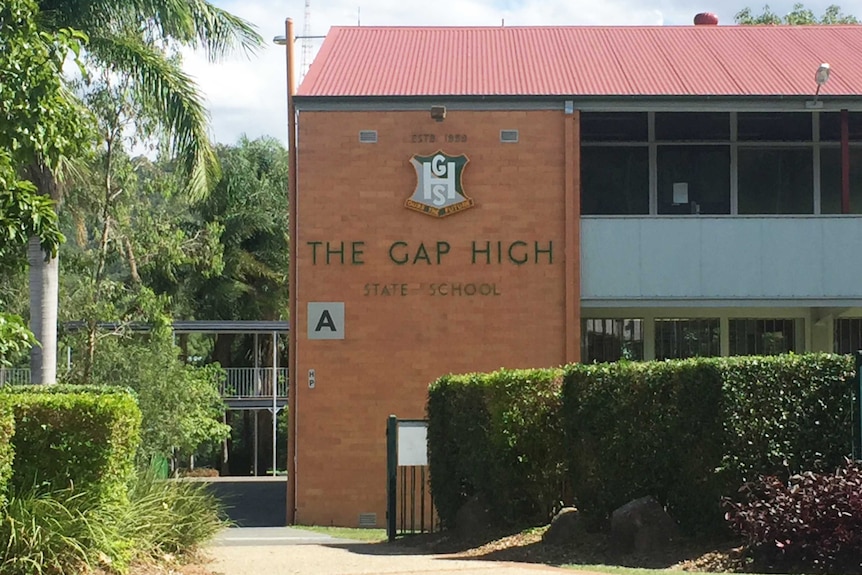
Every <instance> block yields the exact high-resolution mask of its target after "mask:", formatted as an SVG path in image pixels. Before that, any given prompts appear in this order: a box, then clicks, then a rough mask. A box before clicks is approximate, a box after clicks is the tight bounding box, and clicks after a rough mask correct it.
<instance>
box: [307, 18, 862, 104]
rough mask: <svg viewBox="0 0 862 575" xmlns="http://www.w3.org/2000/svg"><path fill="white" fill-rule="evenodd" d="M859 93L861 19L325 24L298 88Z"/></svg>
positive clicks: (312, 92)
mask: <svg viewBox="0 0 862 575" xmlns="http://www.w3.org/2000/svg"><path fill="white" fill-rule="evenodd" d="M822 62H827V63H829V65H830V66H831V68H832V75H831V78H830V80H829V82H828V83H827V84H826V86H824V88H823V89H822V90H821V94H822V95H824V96H849V95H854V96H855V95H860V94H862V26H653V27H639V26H617V27H586V26H583V27H582V26H568V27H563V26H558V27H511V28H504V27H494V28H490V27H489V28H410V27H385V28H384V27H335V28H332V29H331V30H330V32H329V35H328V36H327V37H326V40H325V41H324V43H323V46H322V47H321V49H320V52H319V54H318V55H317V58H315V60H314V63H313V64H312V65H311V68H310V69H309V71H308V74H307V75H306V77H305V81H304V82H303V83H302V85H301V86H300V88H299V91H298V95H300V96H543V95H562V96H566V95H571V96H706V95H714V96H779V95H780V96H787V95H811V94H812V93H813V91H814V89H815V87H816V84H815V83H814V73H815V71H816V70H817V67H818V66H819V65H820V64H821V63H822Z"/></svg>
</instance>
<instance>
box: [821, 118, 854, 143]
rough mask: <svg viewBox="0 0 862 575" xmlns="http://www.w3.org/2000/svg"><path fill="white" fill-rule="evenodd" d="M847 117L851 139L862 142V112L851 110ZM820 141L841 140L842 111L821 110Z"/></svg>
mask: <svg viewBox="0 0 862 575" xmlns="http://www.w3.org/2000/svg"><path fill="white" fill-rule="evenodd" d="M847 119H848V122H847V124H848V128H850V130H849V132H850V134H849V135H850V141H851V142H862V112H850V113H849V116H848V118H847ZM820 141H821V142H840V141H841V112H821V114H820Z"/></svg>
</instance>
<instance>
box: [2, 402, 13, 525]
mask: <svg viewBox="0 0 862 575" xmlns="http://www.w3.org/2000/svg"><path fill="white" fill-rule="evenodd" d="M14 433H15V420H14V418H13V415H12V408H11V407H10V406H8V405H3V404H0V510H2V509H3V506H4V505H5V504H6V485H7V483H8V481H9V478H10V477H11V476H12V459H13V457H14V456H15V451H14V450H13V449H12V434H14Z"/></svg>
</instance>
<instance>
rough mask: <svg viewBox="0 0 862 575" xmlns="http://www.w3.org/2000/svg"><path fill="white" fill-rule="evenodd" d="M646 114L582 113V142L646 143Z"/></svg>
mask: <svg viewBox="0 0 862 575" xmlns="http://www.w3.org/2000/svg"><path fill="white" fill-rule="evenodd" d="M647 133H648V132H647V114H646V112H583V113H582V114H581V141H582V142H646V141H647Z"/></svg>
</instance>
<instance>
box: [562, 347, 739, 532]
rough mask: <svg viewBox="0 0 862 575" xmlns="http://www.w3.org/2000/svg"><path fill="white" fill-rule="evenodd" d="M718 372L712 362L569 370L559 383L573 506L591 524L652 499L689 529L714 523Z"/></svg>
mask: <svg viewBox="0 0 862 575" xmlns="http://www.w3.org/2000/svg"><path fill="white" fill-rule="evenodd" d="M720 406H721V375H720V370H719V366H718V363H717V362H716V361H714V360H687V361H668V362H644V363H631V362H621V363H613V364H598V365H571V366H568V367H567V368H566V372H565V383H564V386H563V418H564V420H565V425H566V431H567V436H568V442H567V456H568V464H569V469H570V472H571V477H572V489H573V492H574V496H575V502H576V504H577V506H578V508H579V509H580V510H581V511H582V512H583V513H584V514H585V515H586V516H587V517H589V518H590V519H591V520H592V522H593V524H594V525H600V524H601V522H602V521H603V520H604V519H605V518H606V517H607V516H609V515H610V513H611V512H612V511H613V510H614V509H616V508H617V507H619V506H620V505H623V504H625V503H627V502H628V501H630V500H632V499H635V498H638V497H642V496H644V495H652V496H654V497H656V498H657V499H658V500H659V501H660V502H661V503H663V504H665V505H667V507H668V511H669V512H670V514H671V515H672V516H673V517H674V518H676V519H677V520H678V521H680V522H681V523H682V524H683V525H684V526H686V527H687V528H689V529H705V528H708V527H709V526H708V525H704V519H706V518H714V519H715V520H716V521H717V520H718V518H719V494H720V486H719V485H718V483H717V481H716V478H715V473H714V470H715V468H716V467H717V466H718V465H719V463H720V462H721V455H722V440H721V420H720V411H721V410H720Z"/></svg>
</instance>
